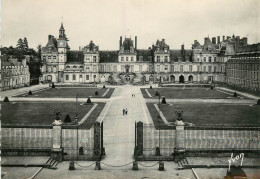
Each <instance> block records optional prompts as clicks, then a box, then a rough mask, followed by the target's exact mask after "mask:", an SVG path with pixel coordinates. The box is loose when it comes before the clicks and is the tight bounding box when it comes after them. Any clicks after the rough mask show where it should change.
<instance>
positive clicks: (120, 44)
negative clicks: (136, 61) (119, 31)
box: [119, 36, 122, 50]
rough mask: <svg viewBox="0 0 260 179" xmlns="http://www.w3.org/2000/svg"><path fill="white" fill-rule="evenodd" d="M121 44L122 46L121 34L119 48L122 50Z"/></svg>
mask: <svg viewBox="0 0 260 179" xmlns="http://www.w3.org/2000/svg"><path fill="white" fill-rule="evenodd" d="M121 46H122V36H120V47H119V50H120V48H121Z"/></svg>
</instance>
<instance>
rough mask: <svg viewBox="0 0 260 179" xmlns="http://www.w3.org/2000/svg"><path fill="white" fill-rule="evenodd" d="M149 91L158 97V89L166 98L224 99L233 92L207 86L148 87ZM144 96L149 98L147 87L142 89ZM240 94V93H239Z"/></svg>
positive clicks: (153, 96)
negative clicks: (224, 91)
mask: <svg viewBox="0 0 260 179" xmlns="http://www.w3.org/2000/svg"><path fill="white" fill-rule="evenodd" d="M146 89H147V90H148V92H149V93H150V94H151V96H152V98H156V99H157V98H158V96H155V93H156V91H158V93H159V94H160V95H161V96H165V97H166V99H167V98H168V99H194V98H199V99H223V98H228V97H232V96H233V94H232V93H230V94H227V93H223V92H221V91H217V90H215V89H213V90H212V89H210V88H206V87H173V88H171V87H165V88H153V89H150V88H146ZM141 91H142V94H143V96H144V98H149V96H148V95H147V93H146V91H145V88H142V89H141ZM238 96H239V94H238Z"/></svg>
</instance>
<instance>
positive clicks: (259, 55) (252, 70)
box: [227, 43, 260, 92]
mask: <svg viewBox="0 0 260 179" xmlns="http://www.w3.org/2000/svg"><path fill="white" fill-rule="evenodd" d="M227 83H228V84H229V85H232V86H235V87H239V88H242V89H246V90H250V91H256V92H260V43H258V44H252V45H247V46H243V47H239V48H238V49H237V52H236V54H235V55H234V56H232V58H231V59H230V60H229V61H228V63H227Z"/></svg>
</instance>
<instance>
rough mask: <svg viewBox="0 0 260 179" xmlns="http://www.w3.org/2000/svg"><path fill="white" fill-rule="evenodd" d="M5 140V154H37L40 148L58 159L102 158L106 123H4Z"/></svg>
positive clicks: (2, 137) (3, 144) (3, 147)
mask: <svg viewBox="0 0 260 179" xmlns="http://www.w3.org/2000/svg"><path fill="white" fill-rule="evenodd" d="M44 127H45V128H44ZM1 140H2V143H1V149H2V150H3V151H4V152H3V153H4V155H23V154H22V153H21V152H24V154H25V153H26V155H28V153H29V154H31V155H37V154H36V153H37V152H39V154H40V153H41V152H45V153H46V152H47V153H48V154H51V156H52V157H54V158H55V159H56V158H57V159H58V160H62V159H64V160H100V159H101V157H102V155H103V151H104V147H103V123H101V124H100V123H99V122H95V123H94V126H93V127H91V128H90V129H89V130H87V129H84V128H83V127H81V126H78V125H75V126H63V125H62V124H59V125H54V126H20V127H19V126H15V125H12V127H10V126H4V127H3V128H1ZM36 149H37V150H36ZM35 152H36V153H35ZM41 154H42V153H41ZM41 154H40V155H41Z"/></svg>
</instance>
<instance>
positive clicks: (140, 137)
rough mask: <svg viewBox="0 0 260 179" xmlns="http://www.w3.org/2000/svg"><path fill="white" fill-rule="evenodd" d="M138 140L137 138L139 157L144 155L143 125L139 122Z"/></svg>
mask: <svg viewBox="0 0 260 179" xmlns="http://www.w3.org/2000/svg"><path fill="white" fill-rule="evenodd" d="M136 135H137V138H136V143H137V145H136V147H137V156H141V155H143V123H142V122H141V121H139V122H138V123H137V134H136Z"/></svg>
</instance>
